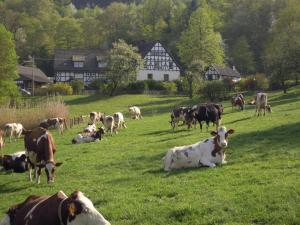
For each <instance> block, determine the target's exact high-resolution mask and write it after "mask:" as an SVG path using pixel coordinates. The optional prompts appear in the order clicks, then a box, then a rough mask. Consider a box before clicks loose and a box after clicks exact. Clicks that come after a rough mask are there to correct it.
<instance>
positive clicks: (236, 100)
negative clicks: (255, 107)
mask: <svg viewBox="0 0 300 225" xmlns="http://www.w3.org/2000/svg"><path fill="white" fill-rule="evenodd" d="M231 106H232V110H233V108H234V107H236V106H238V107H239V108H240V109H241V110H244V107H245V99H244V96H243V95H242V94H237V95H235V96H233V97H232V98H231Z"/></svg>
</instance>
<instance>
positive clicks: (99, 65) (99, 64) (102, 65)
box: [98, 62, 107, 68]
mask: <svg viewBox="0 0 300 225" xmlns="http://www.w3.org/2000/svg"><path fill="white" fill-rule="evenodd" d="M106 66H107V62H98V68H105V67H106Z"/></svg>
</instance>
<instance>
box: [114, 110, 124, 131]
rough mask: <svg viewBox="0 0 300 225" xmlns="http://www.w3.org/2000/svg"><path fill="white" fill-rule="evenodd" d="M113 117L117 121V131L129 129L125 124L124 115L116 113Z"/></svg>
mask: <svg viewBox="0 0 300 225" xmlns="http://www.w3.org/2000/svg"><path fill="white" fill-rule="evenodd" d="M113 117H114V121H115V127H116V128H117V129H120V128H127V126H126V124H125V120H124V116H123V114H122V113H120V112H116V113H114V115H113Z"/></svg>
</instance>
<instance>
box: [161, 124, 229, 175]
mask: <svg viewBox="0 0 300 225" xmlns="http://www.w3.org/2000/svg"><path fill="white" fill-rule="evenodd" d="M233 133H234V130H232V129H230V130H228V131H227V130H226V128H225V127H220V128H219V129H218V131H212V132H211V134H212V135H213V137H211V138H209V139H206V140H205V141H200V142H197V143H195V144H192V145H187V146H181V147H174V148H172V149H170V150H169V151H168V152H167V155H166V156H165V157H164V158H163V160H164V170H165V171H171V170H174V169H182V168H190V167H200V166H209V167H215V166H216V164H224V163H226V161H225V157H226V155H225V148H226V147H227V145H228V142H227V138H228V136H229V135H230V134H233Z"/></svg>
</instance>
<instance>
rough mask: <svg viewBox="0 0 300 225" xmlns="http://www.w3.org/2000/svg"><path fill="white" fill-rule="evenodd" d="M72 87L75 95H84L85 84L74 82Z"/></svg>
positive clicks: (78, 81)
mask: <svg viewBox="0 0 300 225" xmlns="http://www.w3.org/2000/svg"><path fill="white" fill-rule="evenodd" d="M71 86H72V89H73V92H74V94H76V95H78V94H82V92H83V90H84V83H83V81H81V80H73V81H72V82H71Z"/></svg>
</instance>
